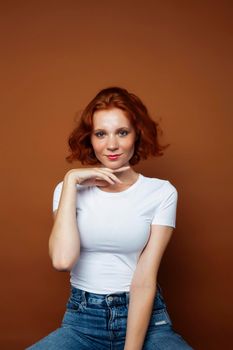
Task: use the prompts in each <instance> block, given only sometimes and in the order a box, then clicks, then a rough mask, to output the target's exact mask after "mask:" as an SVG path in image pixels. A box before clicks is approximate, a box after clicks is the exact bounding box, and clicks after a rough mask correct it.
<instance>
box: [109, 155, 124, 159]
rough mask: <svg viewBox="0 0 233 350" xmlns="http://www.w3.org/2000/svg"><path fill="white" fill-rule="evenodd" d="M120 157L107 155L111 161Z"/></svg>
mask: <svg viewBox="0 0 233 350" xmlns="http://www.w3.org/2000/svg"><path fill="white" fill-rule="evenodd" d="M120 156H121V154H110V155H107V157H108V159H110V160H115V159H118V158H119V157H120Z"/></svg>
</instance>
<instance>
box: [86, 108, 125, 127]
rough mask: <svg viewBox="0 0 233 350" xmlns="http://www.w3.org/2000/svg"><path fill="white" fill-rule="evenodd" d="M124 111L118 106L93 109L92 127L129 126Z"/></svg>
mask: <svg viewBox="0 0 233 350" xmlns="http://www.w3.org/2000/svg"><path fill="white" fill-rule="evenodd" d="M131 126H132V125H131V122H130V119H129V118H128V116H127V114H126V112H124V111H123V110H122V109H119V108H112V109H108V110H99V111H95V113H94V114H93V127H94V128H106V129H107V128H112V127H116V128H119V127H131Z"/></svg>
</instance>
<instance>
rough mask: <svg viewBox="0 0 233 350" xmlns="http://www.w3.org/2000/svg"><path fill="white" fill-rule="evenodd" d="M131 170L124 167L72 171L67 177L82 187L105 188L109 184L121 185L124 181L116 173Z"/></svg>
mask: <svg viewBox="0 0 233 350" xmlns="http://www.w3.org/2000/svg"><path fill="white" fill-rule="evenodd" d="M129 168H130V166H124V167H121V168H118V169H114V170H113V169H110V168H105V167H99V168H80V169H71V170H69V171H68V172H67V173H66V175H65V177H67V178H69V179H72V180H73V181H75V183H78V184H80V185H84V186H102V187H104V186H108V185H109V184H110V185H114V184H115V183H119V184H121V183H122V181H121V180H120V179H118V177H117V176H116V175H115V174H114V173H118V172H122V171H125V170H128V169H129Z"/></svg>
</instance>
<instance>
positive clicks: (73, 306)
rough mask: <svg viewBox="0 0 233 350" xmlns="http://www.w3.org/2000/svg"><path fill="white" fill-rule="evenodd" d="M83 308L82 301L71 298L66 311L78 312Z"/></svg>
mask: <svg viewBox="0 0 233 350" xmlns="http://www.w3.org/2000/svg"><path fill="white" fill-rule="evenodd" d="M80 307H81V300H79V299H77V298H76V297H74V296H72V295H71V296H70V297H69V299H68V302H67V303H66V310H67V311H69V312H78V311H79V310H80Z"/></svg>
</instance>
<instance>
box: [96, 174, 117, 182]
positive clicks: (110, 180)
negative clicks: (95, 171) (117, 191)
mask: <svg viewBox="0 0 233 350" xmlns="http://www.w3.org/2000/svg"><path fill="white" fill-rule="evenodd" d="M99 177H100V178H101V179H104V180H106V181H107V182H109V183H110V184H111V185H114V184H115V182H114V181H113V180H112V179H111V178H110V177H109V175H105V174H103V173H102V174H101V176H100V174H99Z"/></svg>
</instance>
